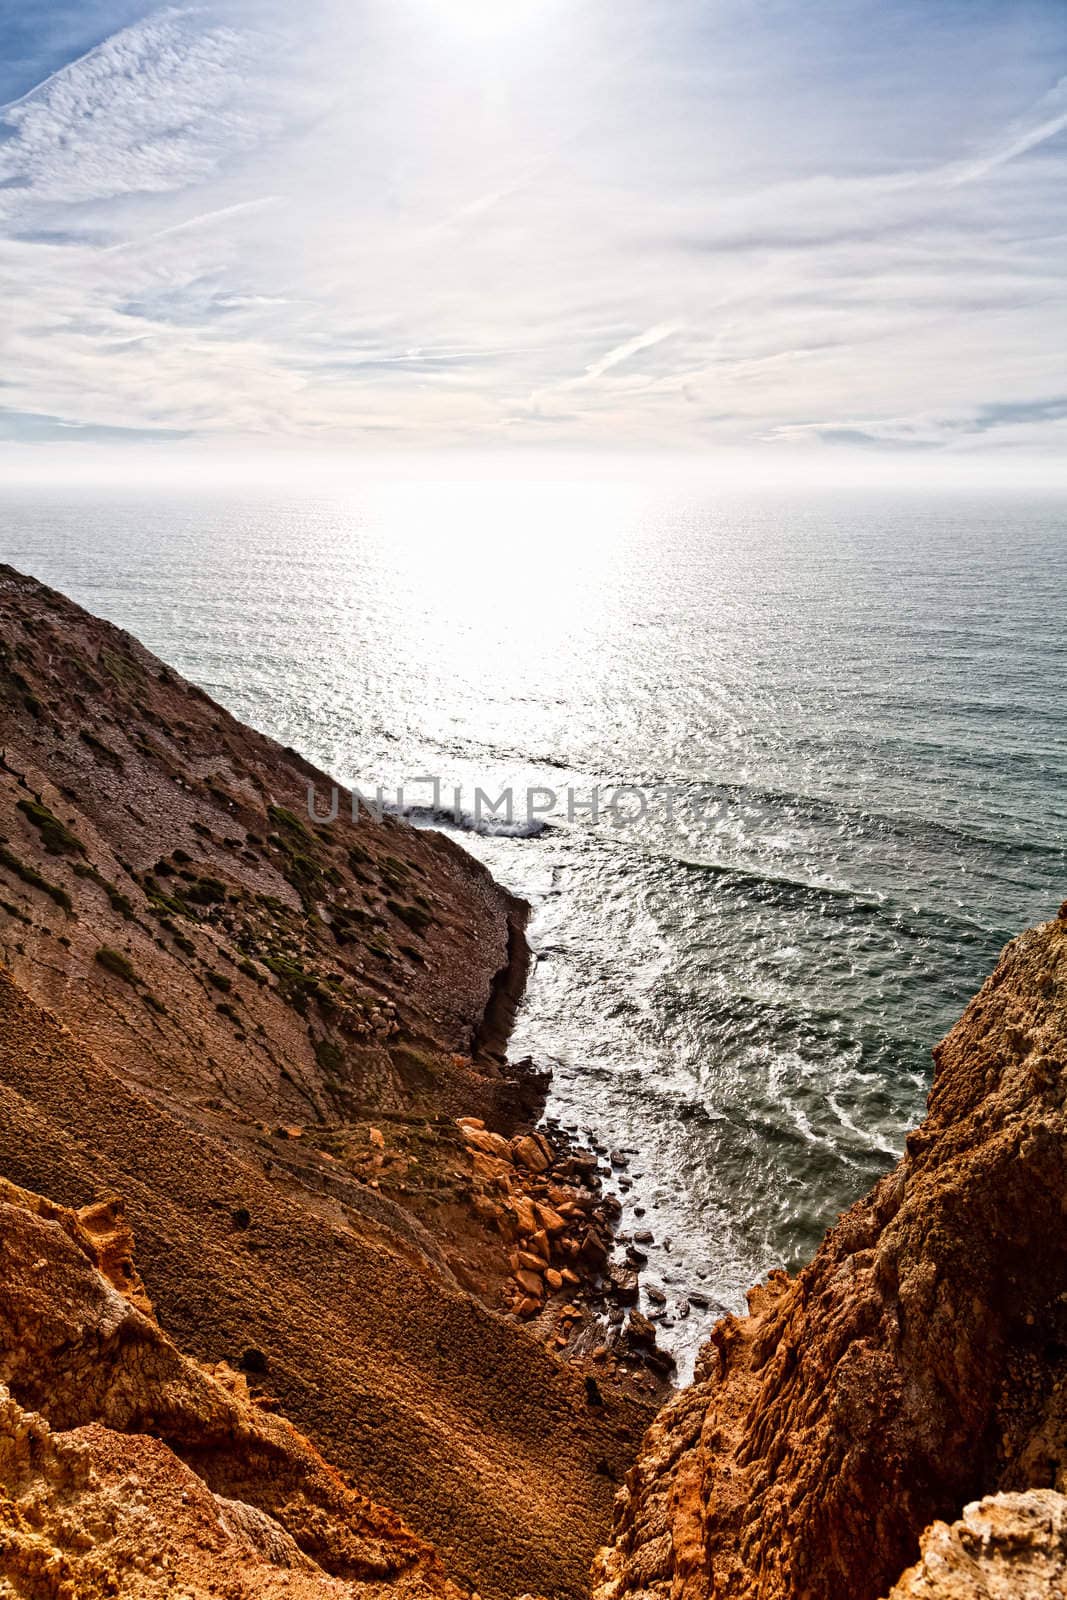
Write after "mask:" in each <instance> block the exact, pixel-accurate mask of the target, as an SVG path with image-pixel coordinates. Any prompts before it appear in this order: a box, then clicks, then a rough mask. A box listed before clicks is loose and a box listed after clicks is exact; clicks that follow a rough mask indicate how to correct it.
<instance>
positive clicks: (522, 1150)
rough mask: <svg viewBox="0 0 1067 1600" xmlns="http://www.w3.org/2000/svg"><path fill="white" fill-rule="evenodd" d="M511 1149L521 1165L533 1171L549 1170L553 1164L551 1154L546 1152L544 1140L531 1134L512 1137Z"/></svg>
mask: <svg viewBox="0 0 1067 1600" xmlns="http://www.w3.org/2000/svg"><path fill="white" fill-rule="evenodd" d="M510 1149H511V1154H512V1156H513V1157H514V1159H515V1160H516V1161H517V1162H518V1163H519V1165H520V1166H523V1167H528V1168H529V1170H530V1171H531V1172H547V1170H548V1168H549V1166H550V1165H551V1156H548V1155H546V1154H545V1151H544V1148H543V1145H542V1142H541V1141H540V1140H539V1139H535V1138H534V1137H533V1136H532V1135H530V1134H524V1135H519V1137H518V1138H515V1139H512V1141H511V1146H510Z"/></svg>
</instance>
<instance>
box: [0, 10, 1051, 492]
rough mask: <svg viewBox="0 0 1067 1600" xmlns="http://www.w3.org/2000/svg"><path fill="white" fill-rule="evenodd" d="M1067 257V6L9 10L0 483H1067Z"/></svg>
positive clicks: (0, 92) (1, 217)
mask: <svg viewBox="0 0 1067 1600" xmlns="http://www.w3.org/2000/svg"><path fill="white" fill-rule="evenodd" d="M1065 259H1067V7H1065V5H1064V3H1063V0H999V3H992V0H965V3H956V0H877V3H875V0H703V3H699V4H697V3H693V0H300V3H299V4H294V3H293V0H286V3H285V4H284V5H282V4H276V3H275V0H254V3H253V0H200V3H196V4H191V5H184V4H176V5H163V6H158V5H147V4H144V3H141V0H35V4H33V5H32V6H29V5H26V4H25V0H0V295H2V310H0V353H2V365H0V441H2V443H0V467H2V465H3V463H4V462H5V461H6V462H7V463H8V465H9V467H10V466H14V465H15V464H17V463H24V462H25V461H27V460H31V461H32V460H38V461H42V462H45V461H46V462H47V463H48V469H49V471H54V470H58V471H62V470H64V468H63V466H62V463H63V462H64V461H68V462H69V461H70V460H72V459H73V457H74V456H75V455H80V456H82V457H84V455H85V453H86V452H87V451H88V452H91V451H94V450H95V451H104V450H106V451H111V452H114V451H119V452H121V453H128V451H129V450H131V449H134V450H136V449H142V450H144V449H151V450H152V451H153V452H156V453H157V454H162V455H164V456H165V455H166V453H167V452H168V450H171V451H174V452H177V453H179V454H180V453H182V452H187V451H189V450H190V449H192V448H194V447H195V448H196V449H201V450H205V451H215V452H224V451H233V452H244V453H245V458H253V457H255V456H256V455H257V453H258V454H262V455H263V456H273V455H277V454H278V453H282V454H285V453H287V452H295V453H304V454H307V453H310V454H311V455H312V456H314V455H315V453H316V452H319V453H321V454H322V455H323V458H324V459H325V457H326V456H328V455H337V454H338V453H340V454H341V455H344V454H345V453H348V452H352V453H355V454H357V455H360V456H362V457H367V456H375V455H379V454H383V453H384V454H388V453H391V452H396V451H398V450H399V451H404V450H423V451H425V450H431V451H444V452H447V451H450V450H453V449H456V448H461V449H477V450H479V451H497V450H501V449H505V448H507V447H515V448H521V449H527V448H530V447H541V448H542V449H547V450H553V451H563V452H567V451H616V452H622V453H626V454H634V453H637V454H640V453H641V452H678V451H680V452H691V453H695V454H696V455H699V456H701V457H715V456H716V455H717V454H718V455H721V456H722V457H723V458H724V459H725V458H727V457H729V456H731V455H732V456H736V457H738V458H743V459H745V460H746V461H753V460H756V461H762V462H765V463H766V464H767V470H768V471H769V472H772V473H773V472H774V471H775V470H776V466H777V464H779V463H782V462H785V461H787V460H800V461H809V462H817V463H833V462H837V461H841V460H844V459H846V458H847V459H848V460H849V461H850V462H852V463H855V462H857V461H858V462H861V463H862V462H869V463H871V470H872V471H875V470H881V471H883V472H884V471H886V470H890V471H893V472H896V471H898V470H904V467H905V464H909V463H910V464H919V465H921V464H922V463H930V462H933V461H949V462H955V463H957V464H958V465H962V469H964V470H969V469H970V468H971V467H972V466H973V467H977V464H978V463H979V462H981V463H989V462H993V463H999V464H1001V465H1003V464H1005V463H1007V464H1009V466H1010V467H1011V470H1013V471H1014V470H1018V471H1020V472H1022V473H1023V474H1024V475H1025V473H1026V472H1027V471H1029V470H1031V469H1033V470H1043V469H1045V468H1048V469H1050V470H1054V464H1056V463H1060V464H1062V462H1063V461H1064V459H1065V457H1067V452H1065V451H1064V449H1063V446H1064V443H1065V442H1067V363H1065V362H1064V347H1065V335H1067V316H1065V306H1067V277H1065V271H1064V265H1065ZM876 462H881V463H882V465H881V467H878V468H876V467H875V465H874V464H875V463H876ZM53 463H59V464H60V465H59V466H58V467H54V466H53Z"/></svg>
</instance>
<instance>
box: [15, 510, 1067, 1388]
mask: <svg viewBox="0 0 1067 1600" xmlns="http://www.w3.org/2000/svg"><path fill="white" fill-rule="evenodd" d="M2 515H3V530H4V531H3V537H2V539H0V552H2V554H3V558H4V559H6V560H8V561H10V562H12V563H13V564H14V565H15V566H17V567H20V568H23V569H24V570H28V571H31V572H33V573H35V574H36V575H37V576H38V577H40V578H42V579H44V580H45V581H46V582H49V583H52V584H54V585H56V586H57V587H59V588H61V589H63V590H65V591H66V592H67V593H69V594H71V595H72V596H73V597H74V598H75V599H77V600H79V601H80V602H81V603H82V604H84V605H86V606H87V607H89V608H90V609H91V610H94V611H96V612H99V613H101V614H103V615H105V616H107V617H109V618H111V619H112V620H114V621H115V622H118V623H120V624H121V625H123V626H124V627H127V628H129V629H130V630H131V631H132V632H134V633H135V634H137V635H138V636H139V637H140V638H142V639H143V640H144V641H145V642H146V643H147V644H148V645H149V646H150V647H151V648H152V649H154V650H155V651H157V652H158V653H159V654H160V655H161V656H163V657H165V658H166V659H167V660H168V661H170V662H172V663H173V664H174V665H175V666H176V667H177V668H178V669H179V670H180V671H182V672H183V673H185V674H186V675H187V676H189V677H190V678H193V679H195V680H196V681H197V682H199V683H201V684H202V685H203V686H204V687H205V688H207V689H208V690H209V691H210V692H211V693H212V694H214V695H215V696H216V697H217V698H218V699H219V700H221V701H222V702H223V703H224V704H225V705H227V706H228V707H229V708H230V709H231V710H232V711H233V712H235V713H236V714H237V715H238V716H239V717H241V718H243V719H244V720H246V721H248V722H251V723H253V724H255V725H256V726H257V727H260V728H262V729H264V730H265V731H266V732H268V733H270V734H272V735H274V736H275V737H276V738H278V739H280V740H282V741H283V742H284V743H286V744H291V745H294V746H297V747H299V748H300V749H301V750H303V751H305V752H306V753H307V754H308V755H310V756H311V757H312V758H313V759H314V760H316V761H317V762H319V763H320V764H322V765H323V766H325V767H326V768H327V769H329V770H332V771H333V772H335V773H337V774H338V776H340V777H341V778H343V779H344V780H346V781H355V782H359V783H361V785H362V786H363V787H364V788H368V789H369V788H373V787H374V785H375V784H377V783H379V782H381V783H384V784H388V785H393V784H396V783H397V782H401V781H403V780H405V779H407V780H411V779H413V778H417V777H419V776H420V775H422V774H433V775H436V776H437V777H439V778H440V779H441V780H442V781H443V783H444V784H445V785H453V784H458V785H460V786H461V789H462V796H461V811H462V812H463V813H466V814H465V815H462V816H461V819H460V821H461V826H460V828H459V829H457V830H456V831H457V836H458V837H461V838H462V839H463V841H464V842H465V843H466V844H467V845H468V846H469V847H470V848H472V849H473V850H475V851H476V852H477V853H478V854H479V855H480V856H482V857H483V859H485V860H486V861H487V862H488V863H489V865H490V866H491V867H492V868H493V870H494V871H495V872H496V874H497V875H498V876H499V877H500V878H501V879H502V880H503V881H505V882H506V883H508V884H509V885H510V886H511V887H513V888H515V889H516V890H518V891H519V892H520V893H523V894H525V895H526V896H527V897H528V898H529V899H530V900H531V901H532V903H533V906H534V917H533V922H532V927H531V938H532V942H533V944H534V947H535V950H536V952H537V956H538V961H537V966H536V969H535V971H534V974H533V976H532V979H531V983H530V987H529V992H528V995H527V999H526V1003H525V1006H524V1010H523V1013H522V1015H521V1017H520V1021H519V1025H518V1029H517V1034H516V1039H515V1053H516V1054H525V1053H530V1054H533V1055H534V1056H536V1057H537V1058H538V1059H539V1060H542V1061H544V1062H545V1063H547V1064H550V1065H551V1066H552V1067H553V1068H554V1072H555V1079H554V1090H553V1100H552V1104H551V1106H550V1113H551V1114H552V1115H555V1116H558V1117H559V1118H560V1119H561V1120H562V1121H564V1122H565V1123H567V1124H569V1125H573V1126H575V1127H577V1128H578V1129H579V1130H580V1131H581V1132H582V1134H583V1136H586V1135H587V1134H588V1135H590V1136H592V1137H595V1138H597V1139H599V1141H600V1142H601V1143H602V1144H603V1145H605V1146H608V1147H611V1148H617V1147H620V1146H621V1147H624V1148H625V1149H626V1150H628V1151H630V1152H632V1154H631V1155H630V1165H629V1168H628V1175H627V1179H626V1181H629V1182H630V1183H631V1185H632V1186H631V1188H630V1189H629V1191H628V1192H627V1193H625V1195H624V1199H625V1202H626V1208H627V1210H626V1220H625V1222H624V1227H627V1228H634V1227H647V1228H648V1229H650V1230H651V1231H652V1233H653V1234H654V1237H655V1241H656V1242H655V1244H654V1245H653V1246H650V1247H648V1248H647V1253H648V1255H649V1258H650V1260H649V1267H648V1273H647V1276H648V1278H649V1281H651V1282H652V1283H659V1284H660V1285H662V1286H663V1287H664V1289H665V1290H666V1292H667V1296H668V1303H667V1316H668V1319H669V1322H670V1323H672V1324H673V1326H668V1327H667V1328H666V1330H665V1331H666V1336H667V1338H668V1339H671V1340H673V1341H674V1343H675V1345H676V1348H677V1349H678V1350H679V1353H680V1356H681V1358H682V1361H683V1368H684V1364H685V1362H686V1361H687V1359H688V1358H689V1356H691V1353H692V1350H693V1347H694V1345H695V1344H696V1342H697V1341H698V1339H699V1336H700V1334H701V1333H702V1332H704V1331H706V1327H707V1322H708V1319H709V1318H710V1317H711V1316H713V1315H714V1314H715V1311H716V1308H717V1307H719V1306H727V1307H731V1308H733V1307H736V1306H737V1305H738V1304H739V1303H740V1300H741V1296H742V1294H743V1290H744V1289H745V1288H746V1287H747V1286H748V1285H749V1284H750V1283H752V1282H753V1281H754V1280H755V1279H756V1278H758V1277H759V1276H760V1275H761V1274H763V1273H764V1272H765V1271H766V1270H767V1269H768V1268H769V1267H771V1266H773V1265H777V1264H780V1263H783V1262H784V1263H786V1264H792V1263H795V1262H797V1261H798V1260H800V1259H803V1258H804V1257H805V1256H806V1255H807V1254H809V1253H810V1251H811V1249H812V1248H813V1246H814V1245H815V1243H817V1241H818V1239H819V1237H820V1236H821V1233H822V1231H823V1229H824V1228H825V1227H826V1226H827V1225H828V1223H830V1222H831V1221H832V1220H833V1218H834V1217H835V1215H836V1214H837V1212H838V1211H839V1210H840V1209H841V1208H842V1207H843V1206H846V1205H847V1204H849V1203H850V1202H851V1201H852V1200H853V1199H854V1198H856V1197H857V1196H859V1195H860V1194H862V1193H863V1192H864V1191H865V1190H866V1189H867V1188H868V1187H869V1185H870V1183H871V1181H872V1179H873V1178H874V1177H876V1176H877V1175H878V1174H879V1173H881V1172H882V1171H884V1170H886V1168H887V1167H888V1166H889V1164H890V1163H891V1162H892V1160H893V1159H894V1158H895V1156H896V1155H897V1153H899V1151H900V1149H901V1147H902V1141H903V1136H904V1133H905V1131H906V1130H907V1129H908V1128H909V1127H910V1126H911V1125H912V1124H913V1123H914V1122H915V1121H916V1120H917V1119H918V1118H919V1116H920V1115H921V1113H922V1106H923V1101H924V1096H925V1093H926V1090H927V1088H928V1084H929V1075H930V1055H929V1052H930V1047H931V1045H932V1044H933V1043H934V1042H935V1041H936V1040H937V1038H938V1037H939V1036H940V1035H941V1034H942V1033H943V1032H944V1031H945V1029H946V1028H947V1027H949V1026H950V1025H951V1023H952V1022H953V1020H954V1019H955V1017H956V1016H957V1015H958V1014H959V1012H960V1010H961V1008H962V1006H963V1005H964V1003H965V1002H966V1000H967V998H968V997H969V996H970V994H971V993H972V992H973V991H974V990H975V988H976V987H977V986H978V985H979V984H980V983H981V981H982V980H983V979H984V977H985V976H986V974H987V973H988V972H989V970H990V968H991V967H992V965H993V963H994V961H995V959H996V956H997V952H998V950H999V949H1000V947H1001V946H1002V945H1003V943H1004V942H1005V941H1006V940H1007V939H1008V938H1009V937H1011V935H1012V934H1013V933H1015V932H1017V931H1018V930H1019V929H1020V928H1022V927H1023V926H1025V925H1027V924H1028V923H1031V922H1034V921H1038V920H1042V919H1044V918H1047V917H1049V916H1051V915H1053V914H1054V913H1055V911H1056V909H1057V907H1058V906H1059V904H1060V901H1061V900H1062V899H1063V898H1064V896H1065V895H1067V800H1065V794H1067V784H1065V780H1067V697H1065V692H1064V682H1065V666H1067V623H1065V618H1067V506H1065V504H1064V503H1063V502H1062V501H1060V502H1057V501H1053V500H1051V499H1037V498H1033V499H1027V498H1026V497H1024V496H1022V495H1019V496H1014V497H1013V496H1009V495H1007V494H1002V495H999V496H996V497H992V498H987V499H985V500H978V499H976V500H973V501H967V500H964V499H961V498H953V497H951V496H948V495H945V494H939V495H935V496H927V497H923V496H920V495H918V494H914V495H903V494H902V495H899V496H896V497H887V496H885V495H879V496H873V495H872V496H868V497H864V496H861V495H850V496H846V495H838V496H831V495H821V496H819V495H814V494H813V495H809V496H807V497H803V498H798V497H796V496H792V497H790V496H786V495H780V496H776V495H774V494H770V493H768V494H763V495H755V494H754V495H751V496H748V497H745V496H741V495H737V494H732V495H716V494H714V493H712V492H710V491H709V492H705V493H696V492H689V493H682V492H678V493H670V492H666V491H664V490H663V488H662V486H660V487H657V488H655V489H653V488H651V487H650V488H648V489H641V488H640V487H637V486H635V485H634V484H632V483H629V484H617V483H610V482H600V483H565V484H557V483H549V484H544V483H536V482H529V483H510V484H509V483H503V482H499V481H497V482H492V483H481V484H477V483H468V484H465V483H460V482H455V481H452V482H448V483H436V484H435V483H428V482H425V481H422V482H408V483H397V484H377V485H374V484H368V485H367V486H365V487H364V488H363V489H361V490H358V491H354V492H353V493H352V494H350V495H347V496H345V497H344V498H339V497H316V496H308V497H301V498H299V499H297V498H295V497H292V498H288V499H285V498H277V497H274V498H271V497H269V496H266V495H252V494H249V495H247V496H244V497H233V496H230V497H219V496H214V497H211V496H207V495H197V494H194V493H190V494H188V495H184V496H175V495H173V494H170V495H162V494H161V495H158V496H129V495H124V496H114V495H112V496H109V495H105V494H103V493H95V494H92V495H85V496H81V497H79V498H76V499H75V498H67V499H60V498H58V497H56V496H54V495H48V494H44V493H39V494H33V495H31V494H27V493H20V494H17V495H16V494H14V493H10V492H9V493H8V494H6V495H5V496H4V498H3V502H2ZM478 784H482V785H484V786H485V788H486V789H488V790H489V791H490V792H491V794H492V795H493V796H496V795H497V794H498V793H499V791H500V789H501V787H502V786H503V785H507V784H510V785H512V786H513V788H514V791H515V794H516V804H517V807H518V811H519V814H520V820H521V813H522V810H523V806H524V803H525V792H526V789H527V788H528V786H530V785H532V784H537V785H543V786H546V787H549V788H552V789H554V790H556V791H557V793H558V794H559V796H560V800H559V805H558V806H557V807H556V810H555V815H553V816H550V817H549V818H548V823H549V826H547V827H545V828H544V829H542V830H541V831H537V830H535V829H525V828H523V827H520V826H516V827H515V828H514V829H512V830H511V831H510V832H508V831H505V832H500V831H496V832H494V831H491V830H490V831H485V832H483V833H475V832H473V831H472V830H471V826H470V824H471V821H472V817H471V815H470V813H471V811H472V808H473V796H474V790H475V786H476V785H478ZM620 784H626V785H634V786H638V787H640V788H641V790H642V791H643V793H644V794H645V796H646V798H647V803H648V814H647V816H646V817H645V818H644V820H643V821H641V822H638V823H635V824H633V825H631V826H625V827H615V826H613V825H612V822H611V819H610V816H604V815H602V816H601V817H600V818H599V819H598V820H597V821H596V822H595V823H594V822H593V821H592V820H591V819H590V818H589V816H588V814H587V813H585V812H583V811H581V810H578V811H577V813H576V815H575V817H574V819H573V820H568V818H567V815H566V809H567V807H566V794H567V791H568V790H571V791H573V794H574V796H575V800H576V802H577V803H578V805H579V806H581V805H584V804H586V803H587V802H588V800H589V797H590V795H591V791H592V789H593V788H594V786H596V785H599V786H600V787H601V791H602V793H603V794H606V793H608V792H610V790H611V789H612V788H613V786H616V785H620ZM667 786H670V788H671V789H672V790H673V792H674V795H675V798H674V801H673V811H674V814H673V817H672V816H670V815H669V814H668V802H667V801H666V800H665V798H664V796H665V790H666V788H667ZM405 798H406V801H407V802H408V803H409V804H410V803H413V802H417V801H425V799H426V798H427V791H426V790H425V789H424V788H423V789H420V788H419V787H418V786H413V787H412V786H410V785H409V788H408V791H407V794H406V796H405ZM635 805H636V802H635V801H631V806H630V808H631V809H633V808H634V806H635ZM449 825H450V826H453V827H454V826H455V824H454V823H451V824H449ZM524 835H525V836H524ZM637 1207H640V1208H642V1213H643V1214H642V1215H641V1216H640V1217H638V1216H637V1215H636V1208H637ZM665 1240H669V1241H670V1242H669V1247H668V1246H667V1245H665V1243H664V1241H665ZM687 1288H689V1289H694V1288H695V1289H697V1290H698V1292H701V1293H703V1294H704V1295H705V1296H706V1297H707V1298H708V1299H709V1300H710V1301H711V1305H710V1306H709V1308H708V1310H707V1312H704V1311H702V1310H698V1309H696V1308H694V1310H693V1312H692V1313H691V1314H690V1316H689V1317H688V1318H685V1319H678V1318H677V1315H676V1309H675V1302H676V1301H677V1299H678V1298H679V1297H680V1296H681V1295H682V1294H684V1292H685V1290H686V1289H687ZM653 1309H654V1308H653Z"/></svg>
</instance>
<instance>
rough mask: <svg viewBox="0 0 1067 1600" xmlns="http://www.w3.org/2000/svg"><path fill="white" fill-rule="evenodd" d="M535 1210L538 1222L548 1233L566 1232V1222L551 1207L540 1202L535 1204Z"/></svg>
mask: <svg viewBox="0 0 1067 1600" xmlns="http://www.w3.org/2000/svg"><path fill="white" fill-rule="evenodd" d="M534 1210H535V1211H536V1212H537V1216H538V1220H539V1221H540V1223H541V1226H542V1227H543V1228H544V1229H545V1231H546V1233H563V1232H565V1230H566V1227H567V1224H566V1222H565V1221H564V1219H563V1218H562V1217H561V1216H560V1214H559V1212H558V1211H553V1209H552V1207H551V1206H546V1205H545V1204H544V1203H543V1202H542V1201H540V1200H538V1201H535V1203H534Z"/></svg>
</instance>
